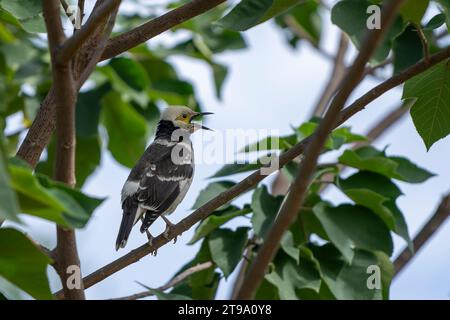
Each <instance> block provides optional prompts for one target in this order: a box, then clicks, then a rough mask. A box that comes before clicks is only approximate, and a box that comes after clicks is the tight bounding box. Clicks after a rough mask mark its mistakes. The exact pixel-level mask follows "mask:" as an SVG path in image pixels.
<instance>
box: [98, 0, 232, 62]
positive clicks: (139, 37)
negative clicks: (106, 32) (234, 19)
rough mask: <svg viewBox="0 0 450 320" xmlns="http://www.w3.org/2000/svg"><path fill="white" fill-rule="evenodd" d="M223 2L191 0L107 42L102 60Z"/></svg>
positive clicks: (221, 0)
mask: <svg viewBox="0 0 450 320" xmlns="http://www.w3.org/2000/svg"><path fill="white" fill-rule="evenodd" d="M223 2H225V0H193V1H191V2H189V3H187V4H185V5H182V6H181V7H179V8H176V9H173V10H172V11H169V12H167V13H166V14H164V15H162V16H160V17H158V18H155V19H153V20H150V21H148V22H146V23H144V24H143V25H141V26H139V27H136V28H134V29H133V30H130V31H128V32H124V33H122V34H120V35H118V36H116V37H114V38H112V39H111V40H110V41H109V43H108V45H107V46H106V48H105V52H104V53H103V55H102V60H106V59H110V58H112V57H115V56H117V55H119V54H121V53H123V52H125V51H128V50H129V49H131V48H134V47H136V46H137V45H139V44H141V43H144V42H146V41H148V40H150V39H151V38H153V37H155V36H157V35H159V34H161V33H163V32H164V31H166V30H169V29H171V28H173V27H174V26H176V25H178V24H180V23H183V22H185V21H187V20H189V19H191V18H193V17H196V16H198V15H200V14H202V13H204V12H206V11H209V10H211V9H212V8H215V7H217V6H218V5H219V4H221V3H223Z"/></svg>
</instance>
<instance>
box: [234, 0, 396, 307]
mask: <svg viewBox="0 0 450 320" xmlns="http://www.w3.org/2000/svg"><path fill="white" fill-rule="evenodd" d="M402 2H403V1H402V0H391V1H389V2H387V3H386V5H385V6H384V7H383V12H382V16H381V21H382V23H383V25H382V28H380V29H374V30H371V31H370V32H369V33H368V34H367V36H366V38H365V40H364V42H363V44H362V46H361V50H360V51H359V53H358V55H357V57H356V59H355V61H354V63H353V65H352V67H350V69H349V70H348V72H347V75H346V77H345V79H344V81H343V82H342V85H341V86H340V87H341V88H340V90H339V91H338V92H337V94H336V96H335V97H334V99H333V101H332V102H331V105H330V107H329V109H328V111H327V113H326V115H325V117H324V118H323V119H322V121H321V122H320V124H319V126H318V128H317V130H316V131H315V133H314V134H313V136H312V140H311V142H310V143H309V144H308V146H307V148H306V152H305V154H304V158H303V160H302V161H301V162H300V165H299V170H298V173H297V175H296V178H295V180H294V182H293V183H292V185H291V188H290V191H289V193H288V195H287V197H286V199H285V201H284V203H283V205H282V206H281V208H280V211H279V213H278V217H277V219H276V220H275V222H274V224H273V226H272V228H271V229H270V231H269V233H268V235H267V237H266V239H265V240H264V243H263V245H262V247H261V249H260V250H259V251H258V254H257V256H256V258H255V260H254V261H253V263H252V266H251V267H250V269H249V272H248V274H247V276H246V278H245V280H244V282H243V284H242V286H241V289H240V291H239V294H238V296H237V298H238V299H241V300H242V299H252V298H253V297H254V295H255V293H256V290H257V289H258V287H259V285H260V283H261V281H262V279H263V278H264V275H265V273H266V269H267V266H268V264H269V263H270V261H272V260H273V258H274V257H275V254H276V252H277V251H278V248H279V246H280V241H281V238H282V236H283V234H284V232H285V231H286V230H287V229H288V228H289V227H290V226H291V225H292V223H293V222H294V220H295V218H296V217H297V214H298V212H299V209H300V207H301V205H302V203H303V201H304V198H305V195H306V191H307V189H308V186H309V184H310V181H311V177H312V175H313V173H314V170H315V168H316V165H317V160H318V158H319V155H320V152H321V150H322V149H323V146H324V144H325V141H326V139H327V138H328V136H329V134H330V132H331V130H332V129H333V128H334V127H335V126H336V123H337V122H338V118H339V112H340V111H341V110H342V108H343V107H344V105H345V103H346V101H347V99H348V97H349V96H350V94H351V93H352V91H353V90H354V88H355V87H356V86H357V85H358V84H359V82H360V81H361V79H362V76H363V74H364V70H365V66H366V63H367V61H368V60H369V59H370V57H371V56H372V54H373V52H374V51H375V49H376V48H377V47H378V44H379V43H380V42H381V40H382V37H383V35H384V34H385V33H386V32H387V30H388V29H389V27H390V25H391V23H392V21H393V20H394V18H395V16H396V12H397V10H398V8H399V6H400V4H401V3H402Z"/></svg>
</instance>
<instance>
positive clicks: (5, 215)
mask: <svg viewBox="0 0 450 320" xmlns="http://www.w3.org/2000/svg"><path fill="white" fill-rule="evenodd" d="M4 152H5V151H4V147H3V131H1V132H0V220H5V219H8V220H11V221H16V222H19V221H20V220H19V218H18V217H17V214H18V213H19V204H18V202H17V196H16V194H15V192H14V191H13V190H12V189H11V185H10V176H9V172H8V166H7V163H6V155H5V153H4Z"/></svg>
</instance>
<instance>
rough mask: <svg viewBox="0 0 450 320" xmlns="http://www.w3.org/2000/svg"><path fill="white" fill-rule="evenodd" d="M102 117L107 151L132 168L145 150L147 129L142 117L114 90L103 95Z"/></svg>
mask: <svg viewBox="0 0 450 320" xmlns="http://www.w3.org/2000/svg"><path fill="white" fill-rule="evenodd" d="M102 117H103V124H104V125H105V127H106V130H107V131H108V149H109V151H111V154H112V155H113V157H114V159H116V161H117V162H119V163H120V164H122V165H124V166H126V167H128V168H132V167H133V166H134V165H135V164H136V162H137V161H138V160H139V158H140V157H141V155H142V153H143V152H144V150H145V145H146V140H147V133H148V130H147V123H146V121H145V119H144V117H142V116H141V115H140V114H139V113H138V112H137V111H136V110H135V109H134V108H133V107H132V106H131V105H129V104H128V103H126V102H125V101H123V100H122V99H121V97H120V95H119V94H118V93H117V92H115V91H111V92H109V93H108V94H107V95H105V96H104V97H103V99H102Z"/></svg>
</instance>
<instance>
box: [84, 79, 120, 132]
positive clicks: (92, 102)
mask: <svg viewBox="0 0 450 320" xmlns="http://www.w3.org/2000/svg"><path fill="white" fill-rule="evenodd" d="M109 91H111V85H110V84H109V83H106V84H104V85H101V86H99V87H97V88H95V89H93V90H89V91H85V92H80V93H79V94H78V98H77V107H76V129H77V137H78V136H80V137H94V136H97V135H98V125H99V119H100V111H101V108H102V102H101V101H102V97H103V96H104V95H105V94H107V93H108V92H109Z"/></svg>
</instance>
